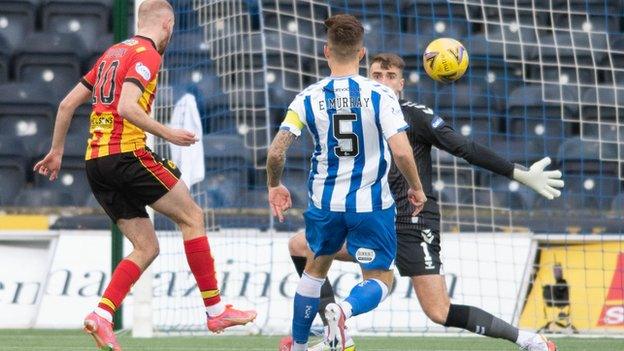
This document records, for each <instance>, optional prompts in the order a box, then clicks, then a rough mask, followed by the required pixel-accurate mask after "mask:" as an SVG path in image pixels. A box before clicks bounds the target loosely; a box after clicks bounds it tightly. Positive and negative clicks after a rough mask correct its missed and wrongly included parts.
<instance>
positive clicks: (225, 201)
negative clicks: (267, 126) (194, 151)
mask: <svg viewBox="0 0 624 351" xmlns="http://www.w3.org/2000/svg"><path fill="white" fill-rule="evenodd" d="M203 144H204V162H205V167H206V177H205V179H204V181H203V186H204V187H203V189H206V192H207V194H208V197H209V200H210V202H211V203H212V204H213V206H214V207H238V206H239V205H243V206H244V204H241V200H242V198H241V194H242V193H243V192H244V191H245V190H246V189H247V185H248V174H247V173H248V171H249V169H248V167H249V162H250V160H251V153H250V150H249V149H248V148H247V147H245V145H244V143H243V140H242V138H240V137H239V136H237V135H212V134H208V135H204V137H203Z"/></svg>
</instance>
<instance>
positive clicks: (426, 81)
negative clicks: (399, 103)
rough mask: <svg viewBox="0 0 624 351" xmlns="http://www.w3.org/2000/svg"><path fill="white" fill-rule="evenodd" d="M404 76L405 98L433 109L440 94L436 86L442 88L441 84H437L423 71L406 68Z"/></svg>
mask: <svg viewBox="0 0 624 351" xmlns="http://www.w3.org/2000/svg"><path fill="white" fill-rule="evenodd" d="M403 74H404V78H405V87H404V89H403V98H404V99H406V100H409V101H412V102H415V103H419V104H423V105H427V106H430V107H432V108H433V107H435V104H436V100H437V99H436V96H437V92H438V90H437V89H436V86H438V87H439V86H441V83H435V82H434V81H433V80H432V79H431V78H429V76H427V74H426V73H425V72H424V71H423V70H421V69H412V68H408V67H406V68H405V70H404V72H403Z"/></svg>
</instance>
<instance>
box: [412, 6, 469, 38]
mask: <svg viewBox="0 0 624 351" xmlns="http://www.w3.org/2000/svg"><path fill="white" fill-rule="evenodd" d="M400 11H401V12H400V15H401V16H402V17H403V18H404V19H405V20H406V22H407V23H406V32H411V33H417V34H421V35H422V34H425V35H430V36H431V37H453V38H461V37H463V36H465V35H466V34H468V33H470V32H471V24H470V22H469V21H468V20H467V18H466V10H465V8H464V6H463V5H461V4H457V3H449V2H448V1H443V0H434V1H431V0H413V1H405V5H404V6H403V8H402V9H401V10H400ZM450 33H453V34H452V35H453V36H451V34H450Z"/></svg>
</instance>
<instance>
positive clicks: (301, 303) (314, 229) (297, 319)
mask: <svg viewBox="0 0 624 351" xmlns="http://www.w3.org/2000/svg"><path fill="white" fill-rule="evenodd" d="M304 219H305V223H306V241H307V242H308V243H309V248H310V251H311V252H312V255H310V259H309V260H307V261H306V265H305V269H304V272H303V273H302V276H301V279H300V280H299V284H298V285H297V291H296V293H295V298H294V309H293V321H292V340H291V341H290V340H282V342H281V346H280V347H281V348H280V349H286V350H288V349H290V350H293V351H298V350H307V347H308V337H309V334H310V327H311V326H312V321H313V320H314V317H315V316H316V313H317V312H318V308H319V304H320V300H321V299H320V297H321V288H322V286H323V284H324V282H325V278H326V277H327V271H328V270H329V268H330V266H331V263H332V261H333V258H334V255H335V254H336V252H338V251H339V250H340V248H341V247H342V245H343V243H344V240H345V237H346V235H347V228H346V225H345V223H344V215H343V214H342V213H334V212H330V211H325V210H320V209H317V208H316V207H314V206H310V207H309V208H308V210H307V211H306V212H305V213H304ZM289 341H290V342H291V343H292V344H291V345H292V346H290V344H289Z"/></svg>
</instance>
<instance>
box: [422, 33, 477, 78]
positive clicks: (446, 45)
mask: <svg viewBox="0 0 624 351" xmlns="http://www.w3.org/2000/svg"><path fill="white" fill-rule="evenodd" d="M423 64H424V65H425V71H426V72H427V74H428V75H429V77H431V79H433V80H436V81H438V82H442V83H451V82H454V81H456V80H458V79H459V78H461V77H462V76H463V75H464V73H466V69H467V68H468V52H467V51H466V48H464V46H463V45H462V43H460V42H459V41H457V40H455V39H452V38H439V39H436V40H434V41H432V42H431V43H429V45H427V49H425V54H424V55H423Z"/></svg>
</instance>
